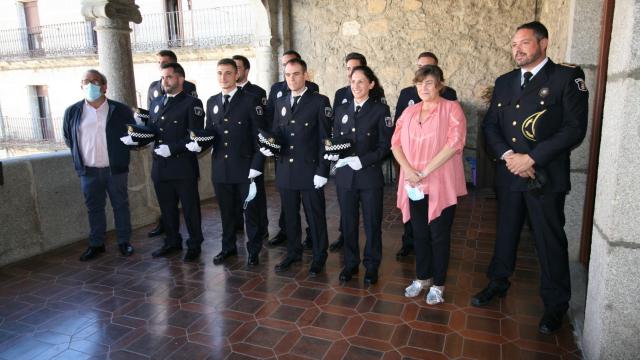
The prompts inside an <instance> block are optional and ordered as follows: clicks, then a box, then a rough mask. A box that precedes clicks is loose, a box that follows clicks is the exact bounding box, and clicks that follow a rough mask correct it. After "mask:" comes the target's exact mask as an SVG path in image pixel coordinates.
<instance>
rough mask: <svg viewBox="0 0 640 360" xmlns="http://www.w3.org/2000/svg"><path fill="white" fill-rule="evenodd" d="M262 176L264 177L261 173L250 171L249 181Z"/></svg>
mask: <svg viewBox="0 0 640 360" xmlns="http://www.w3.org/2000/svg"><path fill="white" fill-rule="evenodd" d="M260 175H262V173H261V172H260V171H258V170H253V169H249V179H253V178H256V177H258V176H260Z"/></svg>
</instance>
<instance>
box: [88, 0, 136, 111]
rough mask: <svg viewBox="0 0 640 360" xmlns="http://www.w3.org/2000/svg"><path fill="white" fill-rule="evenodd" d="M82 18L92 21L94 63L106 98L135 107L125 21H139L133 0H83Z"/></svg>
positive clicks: (134, 88)
mask: <svg viewBox="0 0 640 360" xmlns="http://www.w3.org/2000/svg"><path fill="white" fill-rule="evenodd" d="M82 15H83V16H84V17H85V18H86V19H87V20H94V19H95V20H96V27H95V30H96V32H97V33H98V61H99V63H100V69H101V71H102V72H104V74H105V76H106V77H107V80H108V85H107V97H109V98H110V99H113V100H117V101H120V102H123V103H125V104H127V105H129V106H137V99H136V86H135V78H134V75H133V58H132V55H131V37H130V34H131V28H130V27H129V22H130V21H133V22H135V23H136V24H139V23H140V22H142V15H140V11H139V10H138V5H136V4H135V1H134V0H83V1H82Z"/></svg>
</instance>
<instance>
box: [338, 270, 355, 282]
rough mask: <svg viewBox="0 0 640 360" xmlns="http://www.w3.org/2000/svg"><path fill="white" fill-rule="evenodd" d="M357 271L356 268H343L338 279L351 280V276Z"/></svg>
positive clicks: (342, 280)
mask: <svg viewBox="0 0 640 360" xmlns="http://www.w3.org/2000/svg"><path fill="white" fill-rule="evenodd" d="M357 273H358V268H357V267H355V268H346V267H345V268H344V269H342V271H341V272H340V276H339V277H338V279H339V280H340V281H341V282H348V281H351V278H352V277H353V275H355V274H357Z"/></svg>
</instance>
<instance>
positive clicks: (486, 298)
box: [471, 279, 511, 306]
mask: <svg viewBox="0 0 640 360" xmlns="http://www.w3.org/2000/svg"><path fill="white" fill-rule="evenodd" d="M510 286H511V283H510V282H509V280H506V279H500V280H491V281H490V282H489V285H487V287H485V288H484V289H482V291H480V292H479V293H477V294H475V295H474V296H473V297H472V298H471V305H473V306H485V305H487V304H488V303H489V302H491V299H493V298H494V297H496V296H497V297H504V296H505V295H507V290H509V287H510Z"/></svg>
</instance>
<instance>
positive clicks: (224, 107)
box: [222, 95, 231, 111]
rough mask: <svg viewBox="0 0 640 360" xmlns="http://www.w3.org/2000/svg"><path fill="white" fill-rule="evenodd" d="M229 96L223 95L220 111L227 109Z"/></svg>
mask: <svg viewBox="0 0 640 360" xmlns="http://www.w3.org/2000/svg"><path fill="white" fill-rule="evenodd" d="M230 97H231V95H224V102H223V103H222V111H227V108H228V107H229V98H230Z"/></svg>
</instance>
